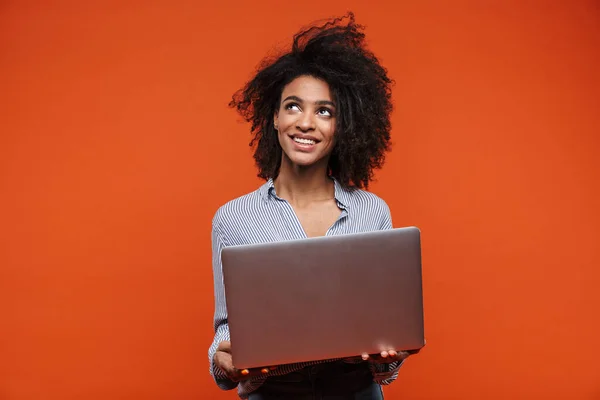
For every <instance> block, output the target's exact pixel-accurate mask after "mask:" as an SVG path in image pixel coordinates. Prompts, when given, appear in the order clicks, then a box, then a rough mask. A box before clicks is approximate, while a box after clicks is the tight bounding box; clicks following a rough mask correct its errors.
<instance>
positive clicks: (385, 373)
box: [368, 200, 404, 385]
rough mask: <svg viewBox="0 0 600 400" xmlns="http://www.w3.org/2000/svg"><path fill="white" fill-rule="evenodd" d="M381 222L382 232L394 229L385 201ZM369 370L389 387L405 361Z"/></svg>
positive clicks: (371, 364)
mask: <svg viewBox="0 0 600 400" xmlns="http://www.w3.org/2000/svg"><path fill="white" fill-rule="evenodd" d="M380 216H381V220H380V224H379V229H380V230H387V229H392V228H393V223H392V213H391V211H390V208H389V206H388V205H387V203H386V202H385V201H383V200H382V209H381V213H380ZM368 363H369V369H370V370H371V374H372V375H373V380H374V381H375V382H377V383H378V384H380V385H389V384H390V383H392V382H393V381H395V380H396V378H397V377H398V371H399V370H400V367H401V366H402V364H403V363H404V361H394V362H391V363H389V364H379V363H375V362H372V361H368Z"/></svg>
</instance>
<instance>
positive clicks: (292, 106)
mask: <svg viewBox="0 0 600 400" xmlns="http://www.w3.org/2000/svg"><path fill="white" fill-rule="evenodd" d="M285 109H286V110H299V109H300V107H299V106H298V104H296V103H288V104H286V105H285Z"/></svg>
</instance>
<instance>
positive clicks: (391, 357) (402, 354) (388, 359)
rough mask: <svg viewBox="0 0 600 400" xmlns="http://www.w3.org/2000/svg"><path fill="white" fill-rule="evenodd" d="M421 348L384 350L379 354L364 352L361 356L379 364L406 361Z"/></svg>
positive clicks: (365, 359)
mask: <svg viewBox="0 0 600 400" xmlns="http://www.w3.org/2000/svg"><path fill="white" fill-rule="evenodd" d="M418 352H419V350H409V351H396V350H387V351H386V350H384V351H382V352H381V353H378V354H366V353H365V354H363V355H361V358H362V359H363V360H364V361H371V362H375V363H377V364H389V363H392V362H394V361H404V360H405V359H407V358H408V357H409V356H410V355H412V354H417V353H418Z"/></svg>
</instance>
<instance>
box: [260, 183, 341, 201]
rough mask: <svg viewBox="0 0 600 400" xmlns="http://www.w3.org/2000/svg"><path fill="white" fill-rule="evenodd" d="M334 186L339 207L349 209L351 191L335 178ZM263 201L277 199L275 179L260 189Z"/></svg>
mask: <svg viewBox="0 0 600 400" xmlns="http://www.w3.org/2000/svg"><path fill="white" fill-rule="evenodd" d="M331 179H332V180H333V185H334V197H335V200H336V201H337V203H338V205H339V206H340V208H342V209H347V208H348V206H349V205H350V191H349V190H348V189H345V188H344V187H343V186H342V185H341V184H340V183H339V182H338V181H337V179H335V178H331ZM258 191H259V193H260V195H261V197H262V198H263V200H265V201H267V200H269V197H270V196H273V197H277V195H276V194H275V185H274V184H273V179H272V178H270V179H268V180H267V182H265V184H263V185H262V186H261V187H260V188H259V189H258Z"/></svg>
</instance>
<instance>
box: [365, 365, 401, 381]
mask: <svg viewBox="0 0 600 400" xmlns="http://www.w3.org/2000/svg"><path fill="white" fill-rule="evenodd" d="M402 364H404V360H403V361H394V362H391V363H389V364H378V363H375V362H372V361H369V369H370V370H371V374H372V375H373V380H374V381H375V382H376V383H378V384H380V385H389V384H390V383H392V382H394V381H395V380H396V378H397V377H398V372H399V370H400V367H401V366H402Z"/></svg>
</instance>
